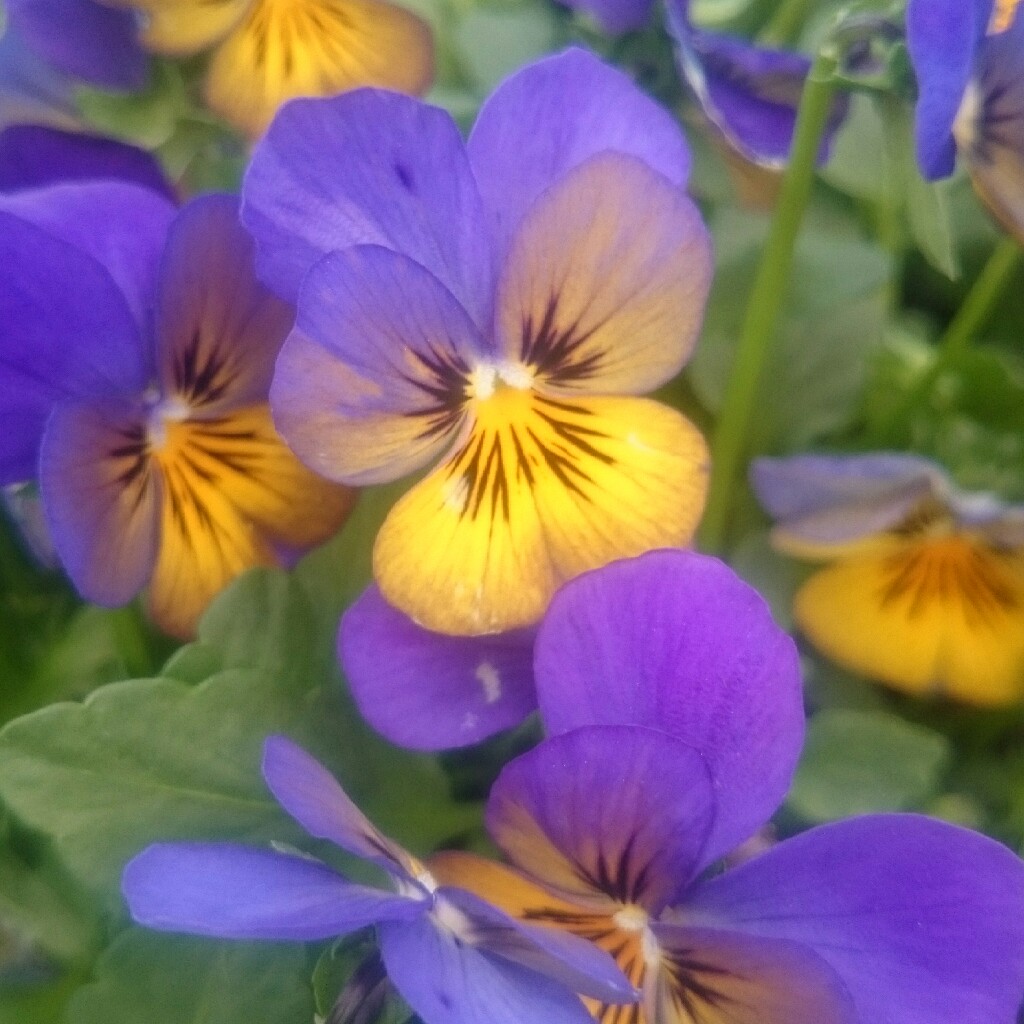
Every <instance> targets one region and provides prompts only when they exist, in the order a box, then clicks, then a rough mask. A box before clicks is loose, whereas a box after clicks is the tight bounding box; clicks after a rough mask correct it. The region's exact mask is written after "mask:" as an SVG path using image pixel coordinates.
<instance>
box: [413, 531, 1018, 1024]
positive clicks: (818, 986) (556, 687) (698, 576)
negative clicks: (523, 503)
mask: <svg viewBox="0 0 1024 1024" xmlns="http://www.w3.org/2000/svg"><path fill="white" fill-rule="evenodd" d="M537 689H538V696H539V701H540V705H541V713H542V717H543V719H544V723H545V726H546V727H547V730H548V732H549V734H550V738H549V739H547V740H545V741H543V742H542V743H541V744H540V745H539V746H538V747H536V748H534V749H533V750H532V751H530V752H529V753H527V754H525V755H523V756H522V757H520V758H518V759H516V760H515V761H513V762H511V763H510V764H509V765H508V766H507V767H506V768H505V770H504V771H503V773H502V774H501V776H500V777H499V779H498V781H497V782H496V783H495V785H494V787H493V789H492V791H491V796H490V800H489V803H488V811H487V821H488V827H489V829H490V832H491V834H492V836H493V837H494V839H495V841H496V842H497V843H498V845H499V846H500V847H501V848H502V849H503V850H504V851H505V853H506V854H507V855H508V857H509V859H510V860H511V862H512V864H513V865H514V867H513V868H506V867H502V866H500V865H497V864H494V863H492V862H489V861H485V860H483V859H481V858H478V857H475V856H472V855H469V854H464V853H447V854H440V855H438V856H437V857H435V858H432V859H431V860H430V861H429V862H428V864H429V867H430V870H431V871H432V872H433V873H434V875H435V877H437V878H439V879H441V880H443V881H445V882H447V883H448V884H452V885H462V886H466V887H467V888H470V889H472V890H473V891H474V892H476V893H477V894H478V895H480V896H481V897H483V898H486V899H488V900H490V901H492V902H494V903H496V904H497V905H499V906H501V907H503V908H504V909H505V910H506V911H507V912H508V913H510V914H515V915H517V916H519V917H520V918H521V919H522V920H524V921H529V922H531V923H534V924H541V925H544V926H546V927H549V928H552V929H556V930H562V931H565V932H568V933H570V934H575V935H579V936H583V937H586V938H589V939H591V940H592V941H594V942H595V943H596V944H598V945H599V946H600V947H602V948H604V949H607V950H609V952H611V953H612V954H613V955H614V956H615V958H616V960H617V961H618V962H619V964H620V966H621V967H622V968H623V971H624V972H625V974H626V975H627V977H628V978H629V980H630V981H631V982H632V983H633V984H635V985H636V986H637V987H638V988H640V989H641V990H642V993H643V998H642V1001H641V1003H640V1004H638V1005H635V1006H624V1007H616V1006H611V1005H605V1004H601V1003H600V1002H599V1001H597V1000H594V1001H593V1002H592V1003H591V1004H590V1005H591V1008H592V1011H593V1013H594V1016H595V1017H596V1018H597V1019H598V1020H599V1021H601V1022H602V1024H626V1022H628V1024H693V1022H695V1021H701V1022H705V1024H822V1022H828V1024H876V1022H878V1021H885V1022H886V1024H1013V1022H1014V1021H1015V1020H1016V1015H1017V1011H1018V1009H1019V1006H1020V1002H1021V996H1022V994H1024V864H1022V863H1021V861H1020V860H1019V859H1018V858H1017V857H1016V856H1015V855H1014V854H1013V853H1011V852H1010V851H1009V850H1007V849H1006V848H1005V847H1003V846H1001V845H999V844H998V843H996V842H994V841H993V840H991V839H988V838H987V837H984V836H981V835H978V834H976V833H973V832H970V831H967V830H965V829H961V828H957V827H954V826H952V825H948V824H945V823H942V822H938V821H933V820H930V819H928V818H925V817H921V816H918V815H909V814H906V815H878V816H867V817H862V818H857V819H852V820H849V821H843V822H838V823H835V824H832V825H828V826H824V827H821V828H815V829H812V830H810V831H808V832H806V833H803V834H802V835H798V836H796V837H795V838H791V839H787V840H785V841H783V842H781V843H779V844H778V845H776V846H774V847H773V848H771V849H770V850H768V851H767V852H765V853H761V854H759V855H757V856H755V857H754V858H753V859H750V860H747V861H746V862H745V863H743V864H741V865H740V866H738V867H734V868H730V869H728V870H725V871H724V872H722V871H717V870H712V869H713V868H714V867H715V866H716V865H718V864H719V863H720V861H721V859H722V858H723V856H724V855H725V854H727V853H729V852H730V851H731V850H733V849H734V848H735V847H736V845H737V844H738V843H740V842H742V841H743V840H745V839H747V838H748V837H750V836H751V835H752V834H753V833H754V832H755V831H756V830H757V829H758V827H759V826H760V825H762V824H763V823H764V822H766V821H767V820H768V818H769V817H770V816H771V815H772V814H773V813H774V811H775V810H776V808H777V807H778V805H779V803H780V802H781V799H782V797H783V795H784V793H785V789H786V787H787V785H788V781H789V777H790V775H791V773H792V770H793V767H794V765H795V763H796V760H797V757H798V755H799V751H800V746H801V741H802V735H803V716H802V714H801V711H800V676H799V667H798V661H797V657H796V652H795V649H794V647H793V645H792V643H791V641H790V640H789V639H788V637H786V636H785V635H784V634H783V633H782V631H781V630H779V629H778V628H777V627H775V626H774V625H772V624H771V620H770V617H769V616H768V614H767V611H766V609H765V607H764V605H763V602H761V601H760V599H759V598H758V597H757V595H756V594H754V593H753V591H751V590H750V588H749V587H746V586H745V585H744V584H742V583H741V582H740V581H738V580H737V579H736V578H735V576H734V575H733V574H732V572H731V571H730V570H729V569H728V568H726V567H725V566H724V565H722V564H721V563H719V562H716V561H714V560H712V559H709V558H705V557H703V556H700V555H696V554H690V553H685V552H678V551H672V552H653V553H651V554H647V555H644V556H642V557H641V558H639V559H635V560H633V561H628V562H620V563H615V564H613V565H611V566H608V567H606V568H605V569H601V570H597V571H595V572H593V573H589V574H587V575H586V576H583V577H580V578H579V579H578V580H576V581H574V582H572V583H570V584H568V585H567V586H566V587H565V588H564V589H563V590H562V591H561V592H560V593H559V595H558V596H557V597H556V599H555V600H554V602H553V603H552V606H551V610H550V611H549V613H548V615H547V617H546V618H545V621H544V623H543V625H542V626H541V629H540V633H539V636H538V640H537Z"/></svg>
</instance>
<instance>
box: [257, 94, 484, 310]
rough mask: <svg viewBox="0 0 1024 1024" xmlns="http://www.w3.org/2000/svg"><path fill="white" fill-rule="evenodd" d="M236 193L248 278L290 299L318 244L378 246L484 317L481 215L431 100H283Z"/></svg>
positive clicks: (457, 147) (455, 136) (451, 130)
mask: <svg viewBox="0 0 1024 1024" xmlns="http://www.w3.org/2000/svg"><path fill="white" fill-rule="evenodd" d="M242 195H243V204H242V220H243V221H244V222H245V225H246V227H248V228H249V230H250V231H251V232H252V234H253V236H254V237H255V239H256V245H257V266H258V268H259V272H260V276H261V278H262V279H263V280H264V281H265V282H266V283H267V284H268V285H270V287H271V288H273V289H274V290H275V291H276V292H277V293H278V294H279V295H281V296H282V297H283V298H286V299H289V300H291V301H295V299H296V297H297V296H298V293H299V286H300V284H301V283H302V279H303V278H304V277H305V275H306V274H307V272H308V271H309V270H310V268H311V267H312V266H313V265H314V264H315V263H316V262H317V260H319V259H320V258H321V257H322V256H324V255H326V254H327V253H330V252H334V251H336V250H341V249H346V248H348V247H349V246H353V245H379V246H383V247H384V248H386V249H392V250H393V251H395V252H398V253H402V254H404V255H405V256H407V257H408V258H409V259H412V260H415V261H416V262H417V263H420V264H421V265H422V266H424V267H425V268H426V269H427V270H429V271H430V272H431V273H432V274H433V275H434V276H435V277H436V278H437V279H438V280H439V281H441V283H442V284H443V285H444V286H445V287H446V288H447V289H448V290H449V291H450V292H451V293H452V294H453V295H454V296H455V297H456V299H457V300H458V301H459V303H460V304H461V305H462V306H463V307H464V308H465V309H466V310H467V311H468V312H469V314H470V315H471V317H472V318H473V320H474V322H475V323H476V324H478V325H480V326H481V327H488V328H489V327H490V309H491V302H492V298H493V295H492V293H493V287H494V285H493V267H492V256H491V251H490V240H489V238H488V228H487V220H486V216H485V214H484V208H483V204H482V202H481V200H480V194H479V191H478V190H477V185H476V181H475V180H474V178H473V172H472V170H471V169H470V166H469V160H468V158H467V157H466V151H465V146H464V145H463V142H462V137H461V135H460V134H459V129H458V128H457V127H456V125H455V122H454V121H453V120H452V119H451V116H450V115H449V114H447V113H445V112H444V111H443V110H438V109H436V108H435V107H430V106H427V105H426V104H424V103H420V102H418V101H417V100H414V99H411V98H410V97H407V96H401V95H399V94H397V93H390V92H385V91H383V90H378V89H359V90H356V91H354V92H350V93H346V94H345V95H343V96H338V97H336V98H334V99H328V100H294V101H293V102H291V103H288V104H286V106H285V107H283V108H282V110H281V111H280V113H279V114H278V115H277V117H276V118H275V119H274V123H273V125H271V127H270V130H269V131H268V132H267V134H266V136H265V137H264V139H263V141H262V142H260V143H259V145H258V146H257V147H256V151H255V153H254V155H253V160H252V164H251V165H250V167H249V170H248V173H247V174H246V177H245V182H244V185H243V189H242Z"/></svg>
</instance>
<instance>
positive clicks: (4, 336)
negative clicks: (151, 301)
mask: <svg viewBox="0 0 1024 1024" xmlns="http://www.w3.org/2000/svg"><path fill="white" fill-rule="evenodd" d="M0 266H2V267H4V273H3V274H2V275H0V323H2V324H3V325H4V327H3V331H0V485H2V484H8V483H15V482H17V481H19V480H27V479H31V478H34V477H35V475H36V468H37V459H38V454H39V443H40V440H41V438H42V433H43V427H44V424H45V423H46V419H47V417H48V416H49V414H50V412H51V410H52V409H53V407H54V405H55V404H56V403H58V402H60V401H63V400H65V399H69V398H71V399H75V398H77V399H90V400H91V399H96V398H104V397H110V396H119V395H124V394H136V393H138V392H140V391H141V390H142V388H143V387H144V386H145V384H146V381H147V379H148V376H149V366H148V363H147V360H146V358H145V349H144V346H143V344H142V341H141V339H140V337H139V334H138V329H137V327H136V324H135V321H134V319H133V317H132V314H131V312H130V311H129V309H128V306H127V304H126V302H125V298H124V296H123V295H122V293H121V292H120V290H119V289H118V288H117V286H116V285H115V284H114V281H113V279H112V278H111V276H110V274H109V273H107V271H106V270H105V269H104V268H103V267H102V266H101V265H100V264H99V263H97V262H96V261H95V260H94V259H92V257H90V256H87V255H86V254H85V253H83V252H81V251H80V250H78V249H76V248H74V247H73V246H71V245H68V244H67V243H66V242H63V241H61V240H59V239H57V238H54V237H53V236H52V235H50V234H48V233H47V232H45V231H43V230H41V229H40V228H38V227H36V226H35V225H34V224H29V223H28V222H26V221H24V220H22V219H21V218H20V217H15V216H13V215H11V214H9V213H5V212H2V211H0Z"/></svg>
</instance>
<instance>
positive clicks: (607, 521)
mask: <svg viewBox="0 0 1024 1024" xmlns="http://www.w3.org/2000/svg"><path fill="white" fill-rule="evenodd" d="M468 410H469V415H470V422H471V423H472V427H471V429H470V431H469V434H468V438H467V439H466V441H465V443H464V444H463V445H462V447H461V448H460V449H459V450H458V452H457V453H456V454H455V455H454V456H453V457H451V458H449V459H448V461H446V462H445V463H443V464H442V465H441V466H440V467H439V468H438V469H437V470H435V471H434V472H433V473H432V474H431V475H430V476H428V477H427V478H426V479H425V480H423V481H422V482H421V483H419V484H417V485H416V486H415V487H414V488H413V489H412V490H411V491H410V492H409V493H408V494H407V495H405V497H404V498H402V499H401V500H400V501H399V502H398V504H397V505H396V506H395V507H394V509H392V511H391V514H390V515H389V516H388V518H387V520H386V521H385V523H384V526H383V527H382V528H381V531H380V533H379V534H378V536H377V543H376V545H375V548H374V573H375V576H376V578H377V582H378V584H379V586H380V588H381V590H382V592H383V594H384V596H385V597H386V598H387V600H388V601H390V602H391V603H392V604H393V605H395V606H396V607H397V608H400V609H401V610H402V611H404V612H405V613H406V614H407V615H410V616H411V617H412V618H413V619H415V620H416V621H417V622H420V623H421V624H422V625H424V626H426V627H427V628H428V629H432V630H434V631H436V632H441V633H449V634H456V635H475V634H481V633H498V632H503V631H505V630H509V629H514V628H517V627H521V626H527V625H530V624H532V623H534V622H536V621H538V620H539V619H540V617H541V616H542V615H543V613H544V611H545V609H546V608H547V605H548V602H549V601H550V600H551V597H552V596H553V594H554V592H555V590H556V589H557V588H558V587H559V586H561V585H562V584H563V583H565V582H566V581H567V580H569V579H571V578H573V577H574V576H577V575H578V574H579V573H581V572H584V571H586V570H588V569H594V568H597V567H598V566H601V565H605V564H606V563H608V562H611V561H613V560H615V559H618V558H627V557H631V556H634V555H639V554H641V553H643V552H644V551H648V550H651V549H653V548H662V547H677V546H681V545H684V544H686V543H687V542H688V541H689V540H690V538H691V537H692V535H693V530H694V528H695V527H696V524H697V521H698V519H699V517H700V513H701V511H702V509H703V504H704V495H705V489H706V480H707V450H706V447H705V444H704V439H703V438H702V437H701V435H700V433H699V432H698V431H697V430H696V428H695V427H693V426H692V424H690V423H689V422H688V421H687V420H685V419H684V418H683V417H682V416H680V415H679V413H677V412H675V411H674V410H672V409H669V408H667V407H665V406H663V405H660V404H658V403H656V402H651V401H647V400H645V399H639V398H587V399H580V400H575V401H566V400H562V399H554V398H548V397H545V396H543V395H539V394H538V393H536V392H534V391H530V390H528V389H524V390H517V389H513V388H506V387H504V386H499V390H497V391H496V392H495V393H493V394H492V395H489V396H488V397H486V398H484V399H481V400H477V401H474V402H473V403H471V405H470V406H469V407H468Z"/></svg>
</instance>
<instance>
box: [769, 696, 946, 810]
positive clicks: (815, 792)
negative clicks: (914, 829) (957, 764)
mask: <svg viewBox="0 0 1024 1024" xmlns="http://www.w3.org/2000/svg"><path fill="white" fill-rule="evenodd" d="M949 755H950V750H949V743H948V741H947V740H946V738H945V737H943V736H941V735H939V734H938V733H936V732H932V731H931V730H930V729H925V728H923V727H922V726H919V725H913V724H911V723H909V722H905V721H903V719H900V718H897V717H896V716H894V715H891V714H887V713H886V712H884V711H854V710H848V709H840V710H825V711H821V712H819V713H818V714H816V715H814V716H813V717H812V718H811V720H810V722H809V724H808V728H807V741H806V743H805V744H804V752H803V757H802V759H801V761H800V766H799V768H798V770H797V773H796V778H795V780H794V782H793V788H792V789H791V790H790V793H789V799H788V801H787V806H788V808H789V809H790V810H791V811H793V812H795V813H796V814H798V815H800V817H802V818H805V819H806V820H809V821H832V820H835V819H838V818H845V817H848V816H850V815H854V814H868V813H872V812H879V811H900V810H908V809H910V808H914V807H920V806H921V805H922V804H923V803H924V802H925V801H926V800H927V799H928V798H929V797H930V796H932V795H933V794H934V793H935V792H936V790H937V788H938V785H939V781H940V778H941V775H942V772H943V770H944V768H945V766H946V764H947V762H948V759H949Z"/></svg>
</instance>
